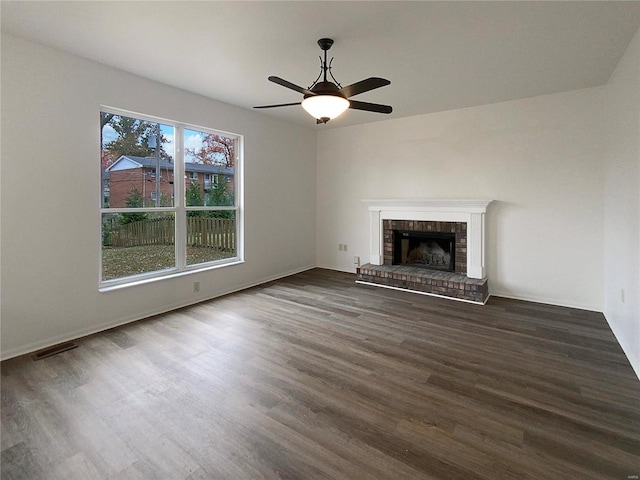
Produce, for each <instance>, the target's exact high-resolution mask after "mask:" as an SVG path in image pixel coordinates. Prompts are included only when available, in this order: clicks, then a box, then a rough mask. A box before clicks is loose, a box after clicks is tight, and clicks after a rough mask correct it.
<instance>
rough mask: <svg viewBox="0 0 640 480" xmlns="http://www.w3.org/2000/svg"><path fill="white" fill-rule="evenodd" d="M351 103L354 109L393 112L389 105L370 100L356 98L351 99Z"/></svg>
mask: <svg viewBox="0 0 640 480" xmlns="http://www.w3.org/2000/svg"><path fill="white" fill-rule="evenodd" d="M349 103H350V104H351V105H350V106H349V108H353V109H354V110H365V111H367V112H376V113H391V112H392V111H393V108H391V107H390V106H389V105H380V104H378V103H368V102H358V101H356V100H349Z"/></svg>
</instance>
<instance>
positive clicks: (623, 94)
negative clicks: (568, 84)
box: [604, 32, 640, 377]
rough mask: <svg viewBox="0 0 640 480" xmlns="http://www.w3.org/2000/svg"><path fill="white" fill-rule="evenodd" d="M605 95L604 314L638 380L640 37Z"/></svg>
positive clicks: (639, 338)
mask: <svg viewBox="0 0 640 480" xmlns="http://www.w3.org/2000/svg"><path fill="white" fill-rule="evenodd" d="M604 91H605V97H604V98H605V107H606V108H605V110H604V112H605V115H606V121H605V124H606V125H607V127H608V129H609V130H608V134H609V138H608V141H607V145H608V150H607V155H606V161H605V203H604V205H605V237H604V238H605V242H604V252H605V253H604V261H605V270H604V275H605V290H604V314H605V316H606V318H607V320H608V321H609V325H611V328H612V330H613V331H614V333H615V334H616V337H617V338H618V341H619V342H620V345H621V346H622V348H623V349H624V351H625V353H626V354H627V357H628V358H629V360H630V361H631V364H632V365H633V366H634V368H635V371H636V374H637V375H638V377H640V32H639V33H637V34H636V36H635V38H634V39H633V41H632V42H631V44H630V45H629V47H628V48H627V51H626V53H625V54H624V56H623V57H622V59H621V60H620V63H619V64H618V66H617V68H616V70H615V71H614V73H613V74H612V75H611V78H610V79H609V82H608V83H607V84H606V85H605V87H604ZM622 290H624V301H623V297H622Z"/></svg>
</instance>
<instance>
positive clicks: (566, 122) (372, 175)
mask: <svg viewBox="0 0 640 480" xmlns="http://www.w3.org/2000/svg"><path fill="white" fill-rule="evenodd" d="M600 110H601V89H599V88H595V89H585V90H578V91H571V92H567V93H561V94H556V95H548V96H542V97H536V98H530V99H525V100H518V101H512V102H505V103H499V104H493V105H486V106H481V107H474V108H468V109H462V110H455V111H448V112H443V113H435V114H429V115H421V116H416V117H409V118H403V119H397V120H386V121H381V122H376V123H372V124H367V125H360V126H354V127H345V128H338V129H330V130H324V131H322V132H321V133H319V135H318V166H317V178H318V180H317V194H316V195H317V204H318V206H317V249H318V250H317V262H318V265H320V266H325V267H328V268H334V269H338V270H345V271H354V265H353V256H354V255H357V256H360V258H361V259H362V260H363V262H366V261H367V259H368V253H369V234H368V218H369V217H368V212H367V209H366V206H365V205H364V204H363V203H362V202H361V200H362V199H369V198H467V199H473V198H480V199H494V200H495V203H493V204H492V205H490V206H489V210H488V213H487V217H486V221H487V246H488V250H487V255H486V265H487V272H488V278H489V288H490V291H491V293H492V294H493V295H501V296H507V297H514V298H521V299H527V300H534V301H541V302H546V303H552V304H557V305H568V306H576V307H582V308H586V309H592V310H598V311H602V305H603V289H604V282H603V268H604V267H603V258H604V256H603V255H604V254H603V244H604V239H603V187H604V185H603V180H602V178H603V174H604V166H603V163H602V156H603V153H602V152H603V133H602V128H601V120H602V119H601V113H600ZM339 243H343V244H347V245H348V251H347V252H346V253H345V252H339V251H338V244H339Z"/></svg>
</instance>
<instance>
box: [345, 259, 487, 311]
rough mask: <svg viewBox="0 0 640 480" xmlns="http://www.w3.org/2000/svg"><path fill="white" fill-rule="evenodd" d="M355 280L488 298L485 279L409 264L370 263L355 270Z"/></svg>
mask: <svg viewBox="0 0 640 480" xmlns="http://www.w3.org/2000/svg"><path fill="white" fill-rule="evenodd" d="M356 273H357V275H358V280H357V281H358V282H363V283H371V284H375V285H379V286H386V287H394V288H402V289H406V290H413V291H416V292H422V293H428V294H432V295H440V296H443V297H448V298H454V299H458V300H467V301H470V302H476V303H484V302H485V301H486V300H487V298H488V297H489V285H488V283H487V279H486V278H484V279H477V278H469V277H467V276H465V275H460V274H457V273H451V272H437V271H434V270H427V269H425V268H421V267H412V266H408V265H371V264H370V263H367V264H366V265H362V266H361V267H359V268H358V269H357V270H356Z"/></svg>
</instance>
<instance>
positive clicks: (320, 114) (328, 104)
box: [302, 95, 349, 120]
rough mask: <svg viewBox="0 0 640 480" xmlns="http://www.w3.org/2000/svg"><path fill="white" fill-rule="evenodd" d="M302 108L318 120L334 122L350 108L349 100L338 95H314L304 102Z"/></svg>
mask: <svg viewBox="0 0 640 480" xmlns="http://www.w3.org/2000/svg"><path fill="white" fill-rule="evenodd" d="M302 108H304V109H305V110H306V111H307V113H308V114H309V115H311V116H312V117H314V118H317V119H318V120H324V119H329V120H332V119H334V118H336V117H338V116H340V115H341V114H342V113H344V111H345V110H346V109H347V108H349V100H347V99H346V98H344V97H340V96H338V95H313V96H310V97H307V98H305V99H304V100H303V101H302Z"/></svg>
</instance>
